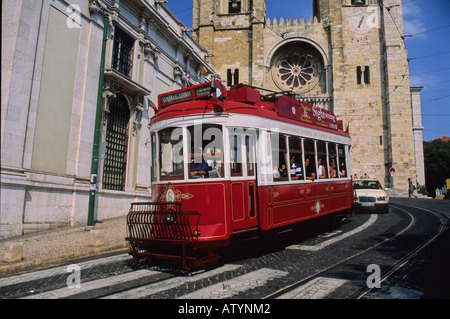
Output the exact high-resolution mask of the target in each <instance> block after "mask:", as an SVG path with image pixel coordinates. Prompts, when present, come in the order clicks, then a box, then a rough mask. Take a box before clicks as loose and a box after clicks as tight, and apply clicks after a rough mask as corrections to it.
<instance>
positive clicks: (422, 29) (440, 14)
mask: <svg viewBox="0 0 450 319" xmlns="http://www.w3.org/2000/svg"><path fill="white" fill-rule="evenodd" d="M203 1H206V0H203ZM192 3H193V1H192V0H168V3H167V4H166V6H167V7H168V8H169V9H170V10H171V11H172V12H173V13H174V14H175V16H177V18H178V19H180V20H181V21H182V22H183V23H184V24H185V25H186V26H187V27H191V26H192ZM266 3H267V17H268V18H270V19H273V18H277V19H279V18H294V17H297V18H300V17H305V18H307V17H312V0H267V1H266ZM402 9H403V20H404V21H403V22H404V30H403V32H404V35H406V36H408V37H406V38H405V42H406V48H407V50H408V58H409V59H410V62H409V73H410V83H411V86H423V87H424V88H423V90H422V92H421V102H422V126H423V127H424V130H423V139H424V141H430V140H432V139H435V138H438V137H441V136H449V137H450V0H431V1H430V0H428V1H426V0H402ZM392 10H396V9H395V8H393V9H392ZM387 18H388V17H387ZM409 35H412V37H409ZM399 36H400V35H399Z"/></svg>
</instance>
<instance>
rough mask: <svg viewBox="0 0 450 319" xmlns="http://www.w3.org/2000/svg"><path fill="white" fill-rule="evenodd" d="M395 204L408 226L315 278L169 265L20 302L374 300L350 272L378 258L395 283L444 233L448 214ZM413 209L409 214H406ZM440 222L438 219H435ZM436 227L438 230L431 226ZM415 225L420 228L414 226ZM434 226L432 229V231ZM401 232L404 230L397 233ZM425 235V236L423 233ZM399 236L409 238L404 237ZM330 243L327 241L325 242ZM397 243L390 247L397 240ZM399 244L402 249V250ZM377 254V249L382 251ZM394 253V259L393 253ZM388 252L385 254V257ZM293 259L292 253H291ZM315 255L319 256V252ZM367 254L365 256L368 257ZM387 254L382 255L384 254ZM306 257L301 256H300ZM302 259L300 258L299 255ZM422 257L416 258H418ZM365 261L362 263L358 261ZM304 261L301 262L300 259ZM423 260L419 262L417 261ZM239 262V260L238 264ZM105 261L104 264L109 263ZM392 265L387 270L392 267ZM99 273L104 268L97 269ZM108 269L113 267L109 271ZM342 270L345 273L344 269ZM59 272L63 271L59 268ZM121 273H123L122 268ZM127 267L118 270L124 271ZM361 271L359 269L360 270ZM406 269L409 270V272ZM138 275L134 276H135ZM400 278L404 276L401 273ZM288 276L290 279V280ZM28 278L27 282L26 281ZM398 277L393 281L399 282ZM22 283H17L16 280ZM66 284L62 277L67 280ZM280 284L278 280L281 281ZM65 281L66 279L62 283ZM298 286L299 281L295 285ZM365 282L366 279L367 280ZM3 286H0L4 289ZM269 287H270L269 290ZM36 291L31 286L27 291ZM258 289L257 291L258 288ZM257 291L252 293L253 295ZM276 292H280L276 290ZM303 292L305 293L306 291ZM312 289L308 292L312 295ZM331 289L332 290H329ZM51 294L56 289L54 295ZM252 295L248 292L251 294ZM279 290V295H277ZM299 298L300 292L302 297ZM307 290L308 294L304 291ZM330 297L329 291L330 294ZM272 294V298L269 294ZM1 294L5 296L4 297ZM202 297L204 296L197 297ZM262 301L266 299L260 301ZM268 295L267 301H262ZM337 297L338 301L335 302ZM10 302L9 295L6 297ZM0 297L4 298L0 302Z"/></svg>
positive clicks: (237, 267)
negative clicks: (252, 298) (188, 269)
mask: <svg viewBox="0 0 450 319" xmlns="http://www.w3.org/2000/svg"><path fill="white" fill-rule="evenodd" d="M400 206H402V207H403V208H405V209H403V208H402V207H399V206H397V205H392V207H393V208H395V209H396V210H397V212H398V213H399V214H405V216H406V218H405V219H404V222H403V223H404V224H400V225H399V226H398V227H396V231H393V232H392V233H390V237H389V238H385V239H383V240H381V241H380V242H378V243H377V244H375V245H373V246H371V247H368V248H366V249H364V250H361V251H358V252H356V253H354V254H351V255H350V256H348V257H346V258H344V259H342V260H340V261H335V262H334V263H333V264H331V265H330V264H329V265H323V266H322V267H323V269H322V270H320V271H317V272H315V273H314V274H312V275H310V276H308V277H306V278H303V279H301V280H298V279H299V278H298V277H295V278H292V276H296V273H295V270H292V271H291V270H289V268H284V267H273V265H275V264H274V260H275V258H273V257H274V256H271V257H270V258H271V261H270V262H269V263H268V262H267V259H269V258H266V261H265V262H263V263H261V262H259V261H258V263H259V266H257V267H255V266H256V265H254V264H253V265H251V263H250V264H249V263H247V262H246V261H245V260H244V261H243V260H241V261H240V262H239V264H236V263H231V264H224V265H223V266H221V267H218V268H212V269H208V268H207V269H200V270H196V271H192V272H188V273H184V274H182V275H181V274H177V273H176V272H173V271H169V272H166V271H164V269H166V268H167V269H172V268H173V267H171V266H173V265H170V264H164V263H163V264H159V265H154V266H150V267H148V266H145V267H144V268H142V267H140V266H137V267H136V268H135V269H134V270H132V271H131V272H125V273H123V274H122V272H121V271H120V276H117V274H116V275H114V276H100V277H97V278H95V277H94V276H91V279H90V280H87V281H84V279H85V277H83V281H82V287H83V289H81V290H79V291H76V290H74V289H70V290H72V292H70V293H69V292H67V291H63V290H62V289H60V288H61V287H55V288H59V290H58V289H56V290H55V289H46V290H48V293H47V292H45V291H42V290H41V291H39V292H38V291H36V293H31V294H30V293H24V294H20V296H17V297H26V296H32V295H36V294H37V293H41V292H43V293H44V294H41V295H40V296H35V297H37V298H39V297H44V296H47V297H50V298H89V299H90V298H157V299H160V298H181V299H185V298H190V297H193V298H194V297H195V298H208V299H210V298H214V297H213V295H217V296H219V297H220V298H232V297H233V296H237V295H240V296H242V297H244V296H247V293H249V294H250V295H251V296H258V297H257V298H261V299H275V298H288V299H289V298H308V297H309V298H352V299H358V298H365V297H366V298H367V297H369V298H370V293H371V292H372V291H371V290H370V289H369V288H368V287H367V285H366V286H364V284H363V283H362V282H363V281H362V279H361V275H362V272H359V273H358V274H357V275H356V277H357V278H356V277H355V278H354V279H349V278H351V277H349V276H347V277H346V278H345V275H344V277H343V276H342V275H343V274H345V273H346V271H347V270H348V269H349V267H354V266H355V265H358V266H360V265H361V264H363V263H362V261H363V262H367V261H368V260H377V259H376V257H374V256H376V255H377V254H378V256H383V258H384V257H386V256H387V257H388V261H387V262H384V261H381V260H380V261H381V262H384V265H383V268H382V269H383V270H384V271H383V272H382V273H381V274H380V277H381V279H380V283H386V284H388V283H389V282H390V281H391V280H389V281H387V279H388V278H390V277H391V276H392V275H393V274H396V272H397V271H398V270H400V269H402V268H403V269H406V268H404V267H405V266H406V265H407V264H408V262H410V261H411V260H412V259H414V258H415V257H416V256H418V254H419V253H420V252H421V251H423V250H424V249H425V248H426V247H428V246H429V245H430V244H431V243H433V242H434V241H435V240H436V239H437V238H438V237H439V236H440V235H441V234H442V233H443V232H444V230H445V229H446V219H445V214H441V212H439V211H434V212H433V211H431V210H427V209H425V208H417V207H415V208H414V211H412V210H409V209H408V208H406V207H407V205H404V206H403V205H400ZM407 210H409V211H407ZM423 212H428V213H431V214H427V215H428V216H433V218H431V219H430V218H429V217H427V216H425V215H424V214H422V213H423ZM380 217H381V216H380ZM434 217H435V218H436V220H435V219H434ZM424 220H427V223H426V224H427V225H425V226H423V225H422V223H423V221H424ZM433 225H434V226H433ZM415 226H416V227H415ZM430 226H433V228H429V227H430ZM399 228H400V229H399ZM424 230H425V233H424ZM412 234H414V236H418V237H416V240H414V241H413V242H410V239H409V237H408V236H410V235H412ZM401 235H405V236H404V237H402V238H399V237H401ZM327 238H328V237H327ZM396 239H397V241H395V242H392V241H394V240H396ZM405 242H406V243H407V245H406V247H407V249H405V248H401V249H400V248H398V247H401V246H402V244H405ZM399 244H400V245H399ZM378 248H379V250H377V251H375V250H376V249H378ZM391 252H392V254H391ZM386 253H387V254H386ZM287 254H288V255H291V256H292V253H287ZM312 254H314V255H316V253H315V252H312ZM366 254H367V255H366ZM381 254H384V255H381ZM301 255H302V253H301ZM299 256H300V255H299ZM420 256H421V255H419V256H418V257H420ZM358 257H361V259H358ZM111 258H114V260H111V261H110V262H115V263H124V262H126V260H127V258H126V256H124V255H122V256H119V257H111ZM299 258H300V257H299ZM419 259H420V258H419ZM235 261H236V260H235ZM107 262H109V261H107V260H105V261H104V263H105V264H106V263H107ZM92 264H95V265H97V264H99V262H97V261H96V262H88V263H86V264H80V266H81V268H82V269H83V274H84V269H87V267H92V266H93V265H92ZM388 266H389V267H388ZM97 267H99V270H100V269H101V267H103V266H100V265H97ZM108 267H109V266H108ZM340 267H342V268H340ZM60 268H61V267H60ZM118 269H119V268H118ZM121 269H123V267H121V268H120V270H121ZM358 269H359V268H358ZM406 270H407V269H406ZM59 271H60V272H61V273H62V274H63V273H64V272H65V269H63V268H61V269H60V270H59ZM54 272H56V269H53V270H45V273H42V274H35V275H33V276H32V277H29V275H22V276H20V279H21V280H23V281H29V280H37V279H38V278H41V277H46V276H50V275H56V274H55V273H54ZM133 273H135V274H133ZM399 274H400V275H401V274H402V272H399ZM289 276H291V278H290V279H288V278H289ZM28 277H29V278H28ZM396 277H398V275H396V276H393V278H394V279H395V278H396ZM18 279H19V278H17V280H18ZM63 279H64V278H63ZM278 279H280V280H278ZM64 280H65V279H64ZM276 281H284V282H285V284H289V285H287V286H285V285H283V286H278V287H276V285H275V284H273V282H276ZM294 281H295V282H294ZM364 281H365V278H364ZM263 282H269V283H270V282H272V284H269V285H268V287H266V288H264V286H265V284H264V283H263ZM8 284H10V285H11V284H12V285H14V284H19V281H17V282H16V281H13V280H12V279H9V280H8ZM0 286H1V285H0ZM270 286H271V287H270ZM29 287H32V286H29ZM323 287H325V292H323V291H322V294H321V293H318V294H313V293H311V291H312V290H314V289H315V290H316V291H317V290H321V289H322V288H323ZM256 288H257V289H256ZM252 289H253V290H252ZM277 289H278V290H277ZM302 289H303V290H302ZM308 289H309V290H308ZM326 289H328V291H326ZM49 290H54V292H50V291H49ZM247 290H249V292H247ZM273 291H275V292H273ZM299 291H300V292H301V293H298V292H299ZM302 291H304V292H302ZM330 291H331V293H330V294H328V292H330ZM269 292H271V293H270V294H269V295H267V294H268V293H269ZM0 295H1V294H0ZM13 295H14V293H13V292H12V291H11V292H10V294H9V296H13ZM199 296H200V297H199ZM261 296H262V297H261ZM264 296H265V297H264ZM336 296H337V297H336ZM5 297H6V296H5ZM0 298H1V297H0Z"/></svg>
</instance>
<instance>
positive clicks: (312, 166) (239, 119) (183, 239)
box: [126, 80, 353, 268]
mask: <svg viewBox="0 0 450 319" xmlns="http://www.w3.org/2000/svg"><path fill="white" fill-rule="evenodd" d="M211 88H213V90H214V89H215V90H219V91H218V92H220V94H221V96H220V97H219V98H217V97H212V96H211V94H210V91H211ZM149 129H150V134H151V145H152V167H151V172H152V183H153V198H154V201H153V202H149V203H132V204H131V208H130V212H129V214H128V219H127V224H128V237H127V238H126V240H128V241H129V242H130V254H132V255H133V258H134V259H135V260H137V259H138V258H140V257H143V256H152V257H160V258H180V259H181V260H182V261H183V266H184V267H186V268H187V267H189V266H191V265H196V264H202V263H205V262H215V261H216V258H217V256H216V255H215V254H214V253H213V249H214V248H217V247H222V246H226V245H228V243H229V242H230V240H231V239H232V238H233V237H234V236H235V235H236V234H243V233H250V232H252V234H253V233H254V232H255V231H258V232H265V231H270V230H273V229H277V228H281V227H284V226H287V225H290V224H293V223H298V222H301V221H304V220H307V219H311V218H316V217H319V216H323V215H326V214H332V213H337V212H350V210H351V207H352V203H353V187H352V181H351V161H350V146H351V139H350V136H349V134H348V133H347V132H345V131H344V130H343V127H342V122H341V121H337V120H336V117H335V115H334V114H333V113H331V112H329V111H327V110H324V109H321V108H317V107H315V106H312V105H309V104H307V103H304V102H299V101H298V100H296V99H294V98H291V97H289V96H287V95H282V96H281V97H278V98H274V97H272V98H271V97H269V96H268V97H262V96H261V94H260V92H259V91H258V90H256V89H254V88H251V87H248V86H240V87H237V88H234V89H230V90H228V91H227V90H226V89H225V88H224V87H223V86H222V85H221V83H220V82H219V81H217V80H214V81H213V82H208V83H203V84H200V85H196V86H191V87H188V88H184V89H180V90H176V91H172V92H168V93H165V94H161V95H159V97H158V111H157V113H156V115H155V116H154V117H153V118H152V119H151V123H150V125H149ZM174 250H176V252H175V251H174ZM200 252H201V253H203V252H207V254H206V255H202V254H200Z"/></svg>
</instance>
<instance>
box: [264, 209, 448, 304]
mask: <svg viewBox="0 0 450 319" xmlns="http://www.w3.org/2000/svg"><path fill="white" fill-rule="evenodd" d="M405 206H407V205H405ZM391 207H394V208H396V209H398V210H400V211H402V212H404V213H406V214H408V215H409V217H410V219H411V220H410V223H409V224H408V225H407V226H406V227H404V228H403V229H402V230H400V231H399V232H397V233H396V234H395V235H393V236H391V237H389V238H386V239H384V240H383V241H381V242H379V243H377V244H376V245H374V246H371V247H369V248H367V249H364V250H362V251H359V252H357V253H355V254H353V255H351V256H349V257H347V258H345V259H343V260H341V261H339V262H337V263H334V264H333V265H331V266H328V267H326V268H324V269H322V270H321V271H318V272H316V273H315V274H313V275H310V276H308V277H306V278H303V279H301V280H299V281H297V282H295V283H293V284H291V285H289V286H286V287H284V288H281V289H279V290H278V291H276V292H274V293H271V294H269V295H267V296H265V297H264V298H263V299H276V298H279V297H281V296H283V295H286V294H288V293H289V292H291V291H294V290H295V289H298V288H299V287H302V286H306V285H307V284H309V283H311V282H313V281H314V280H316V279H319V278H322V277H326V276H327V274H329V273H330V272H331V271H333V270H335V269H337V268H339V267H341V266H344V265H346V264H348V263H349V262H350V261H353V260H355V259H356V258H358V257H360V256H362V255H364V254H367V253H369V252H371V251H374V250H375V249H377V248H379V247H381V246H383V245H386V244H387V243H389V242H391V241H393V240H395V239H397V238H398V237H400V236H401V235H404V234H405V233H406V232H408V231H409V230H411V229H412V228H413V227H414V225H415V224H416V218H415V217H414V215H413V214H411V213H410V212H408V211H406V210H404V209H403V208H401V207H398V206H396V205H391ZM415 209H419V210H422V211H426V212H429V213H432V214H433V215H434V216H435V217H437V218H438V219H439V227H438V228H437V230H436V231H435V232H434V233H433V234H431V235H430V236H428V237H427V239H426V240H425V241H423V242H422V243H421V244H419V245H418V246H416V247H415V248H414V249H413V250H412V251H410V252H409V253H407V254H406V255H405V256H403V257H402V258H400V259H399V260H398V261H397V262H395V263H394V264H393V265H392V266H390V267H389V268H388V269H387V270H386V271H384V272H383V273H382V274H381V276H380V283H382V282H384V281H385V280H386V279H387V278H389V277H390V276H391V275H392V274H394V273H395V272H396V271H398V270H399V269H401V268H402V267H404V266H405V265H406V264H408V262H409V261H411V260H412V259H413V258H414V257H416V256H417V254H418V253H419V252H420V251H422V250H423V249H424V248H425V247H427V246H428V245H430V244H431V243H432V242H433V241H434V240H435V239H436V238H438V237H439V235H441V234H442V232H443V231H444V230H445V220H444V218H443V217H442V216H440V215H439V214H437V213H435V212H433V211H431V210H428V209H425V208H420V207H415ZM371 290H373V288H369V287H368V286H367V285H365V286H363V287H361V288H360V289H358V290H357V291H354V292H353V293H352V294H350V295H349V296H347V299H360V298H363V297H364V296H365V295H366V294H367V293H369V292H370V291H371Z"/></svg>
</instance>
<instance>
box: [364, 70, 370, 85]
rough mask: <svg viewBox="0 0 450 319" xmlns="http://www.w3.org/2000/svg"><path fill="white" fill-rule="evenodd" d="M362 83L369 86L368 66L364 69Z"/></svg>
mask: <svg viewBox="0 0 450 319" xmlns="http://www.w3.org/2000/svg"><path fill="white" fill-rule="evenodd" d="M364 83H365V84H370V69H369V67H368V66H365V67H364Z"/></svg>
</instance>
